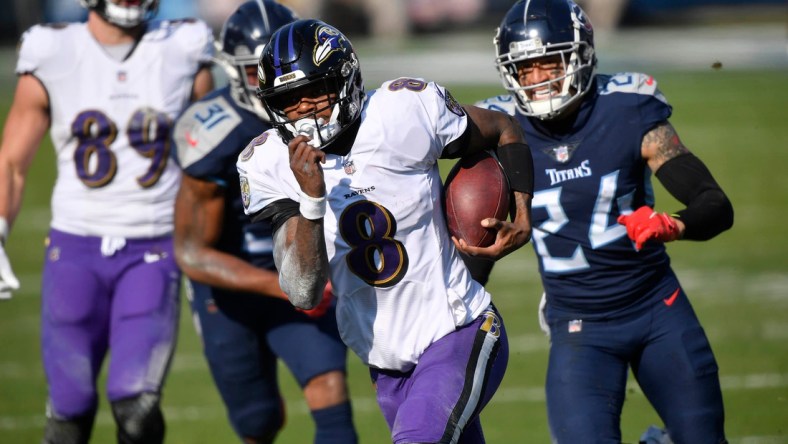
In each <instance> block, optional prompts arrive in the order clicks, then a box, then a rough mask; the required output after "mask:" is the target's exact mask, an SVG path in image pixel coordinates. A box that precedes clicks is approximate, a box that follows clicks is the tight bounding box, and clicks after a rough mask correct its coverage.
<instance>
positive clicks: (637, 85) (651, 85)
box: [600, 72, 657, 95]
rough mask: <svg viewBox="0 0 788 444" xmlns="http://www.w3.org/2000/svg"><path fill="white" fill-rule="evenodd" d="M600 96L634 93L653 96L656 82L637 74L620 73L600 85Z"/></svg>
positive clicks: (649, 77) (650, 77)
mask: <svg viewBox="0 0 788 444" xmlns="http://www.w3.org/2000/svg"><path fill="white" fill-rule="evenodd" d="M600 87H601V88H602V91H601V94H612V93H616V92H619V93H635V94H647V95H654V92H655V91H657V81H656V80H655V79H654V77H652V76H650V75H647V74H642V73H638V72H620V73H617V74H614V75H612V76H610V78H609V79H608V80H607V82H606V83H605V84H603V85H600Z"/></svg>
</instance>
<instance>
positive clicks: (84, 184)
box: [16, 20, 212, 238]
mask: <svg viewBox="0 0 788 444" xmlns="http://www.w3.org/2000/svg"><path fill="white" fill-rule="evenodd" d="M211 55H212V34H211V30H210V29H209V28H208V26H207V25H206V24H205V23H204V22H201V21H197V20H184V21H153V22H150V23H149V24H148V30H147V31H146V33H145V35H144V36H143V37H142V39H141V40H140V41H139V43H138V44H137V46H136V48H134V49H133V51H132V52H131V54H130V55H129V56H128V57H127V58H126V59H125V60H122V61H119V60H116V59H114V58H112V57H111V56H110V55H109V54H108V53H107V52H106V51H105V49H104V48H103V47H102V46H101V45H100V44H99V43H98V42H97V41H96V40H95V39H94V38H93V36H92V34H91V33H90V32H89V31H88V28H87V25H86V24H85V23H73V24H60V25H37V26H34V27H32V28H31V29H29V30H28V31H27V32H25V34H24V35H23V40H22V45H21V48H20V52H19V61H18V63H17V66H16V72H17V74H23V73H31V74H32V75H34V76H35V77H36V78H37V79H39V80H40V81H41V83H42V84H43V85H44V87H45V88H46V91H47V94H48V96H49V103H50V115H51V127H50V135H51V138H52V142H53V144H54V147H55V150H56V153H57V170H58V175H57V181H56V183H55V188H54V191H53V194H52V224H51V225H52V227H53V228H55V229H58V230H61V231H65V232H67V233H72V234H76V235H85V236H88V235H89V236H115V237H124V238H143V237H156V236H161V235H166V234H169V233H171V232H172V222H173V201H174V199H175V194H176V193H177V189H178V184H179V181H180V170H179V168H178V167H177V165H174V163H173V162H171V161H170V154H169V151H170V146H171V145H170V128H171V126H172V125H173V121H174V120H175V118H176V117H177V116H178V114H179V113H180V111H181V110H182V109H183V108H184V106H186V105H187V104H188V102H189V99H190V96H191V91H192V85H193V80H194V76H195V74H196V73H197V71H198V69H199V67H200V66H201V65H202V64H205V63H208V62H210V57H211Z"/></svg>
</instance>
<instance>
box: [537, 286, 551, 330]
mask: <svg viewBox="0 0 788 444" xmlns="http://www.w3.org/2000/svg"><path fill="white" fill-rule="evenodd" d="M546 306H547V294H546V293H542V300H541V301H539V329H540V330H542V331H543V332H544V334H545V335H546V336H547V337H548V338H549V337H550V326H549V325H547V318H545V315H544V310H545V307H546Z"/></svg>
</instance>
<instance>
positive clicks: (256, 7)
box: [215, 0, 297, 120]
mask: <svg viewBox="0 0 788 444" xmlns="http://www.w3.org/2000/svg"><path fill="white" fill-rule="evenodd" d="M296 19H297V17H296V15H295V13H293V11H291V10H290V9H288V8H287V7H285V6H283V5H280V4H279V3H276V2H275V1H273V0H251V1H248V2H246V3H243V4H242V5H241V6H239V7H238V9H237V10H236V11H235V12H234V13H233V14H231V15H230V17H228V18H227V21H226V22H225V23H224V26H223V27H222V31H221V33H220V34H219V41H217V42H216V58H215V61H216V64H217V65H219V66H221V67H222V68H223V69H224V71H225V72H226V73H227V77H228V79H229V81H230V95H231V96H232V98H233V99H234V100H235V101H236V103H238V105H239V106H241V107H243V108H245V109H247V110H249V111H251V112H253V113H255V114H257V115H258V116H259V117H260V118H261V119H263V120H268V113H266V112H265V109H263V104H262V103H261V102H260V99H258V98H257V79H256V76H255V77H254V81H250V80H249V76H248V75H247V73H246V70H247V68H249V67H252V68H254V70H255V72H256V70H257V62H258V60H259V59H260V55H261V54H262V53H263V48H264V47H265V44H266V43H268V39H269V38H270V37H271V34H273V33H274V31H276V30H277V29H278V28H279V27H281V26H284V25H286V24H288V23H290V22H293V21H295V20H296Z"/></svg>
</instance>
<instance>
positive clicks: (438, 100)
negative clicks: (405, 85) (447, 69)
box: [421, 82, 468, 159]
mask: <svg viewBox="0 0 788 444" xmlns="http://www.w3.org/2000/svg"><path fill="white" fill-rule="evenodd" d="M428 91H430V93H429V94H427V95H424V96H421V97H422V98H423V99H425V100H424V102H423V103H424V105H425V109H426V110H427V114H428V115H429V116H431V118H432V121H433V124H434V126H435V137H436V138H437V141H438V146H437V148H439V151H438V152H437V153H436V159H437V158H438V157H440V155H441V153H442V152H443V148H445V147H446V145H448V144H449V143H451V142H453V141H454V140H456V139H457V138H458V137H460V136H461V135H462V134H463V133H464V132H465V129H466V128H467V127H468V115H467V114H466V113H465V110H464V109H463V107H462V106H461V105H460V104H459V103H458V102H457V100H456V99H455V98H454V96H452V95H451V92H449V90H448V89H447V88H445V87H443V86H440V85H438V84H437V83H433V82H430V83H429V84H428ZM427 99H428V100H427Z"/></svg>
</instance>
